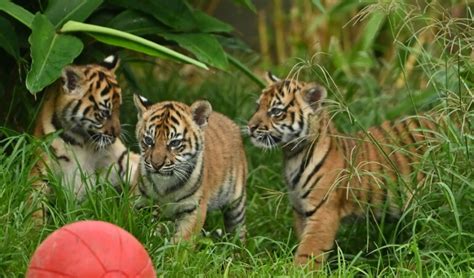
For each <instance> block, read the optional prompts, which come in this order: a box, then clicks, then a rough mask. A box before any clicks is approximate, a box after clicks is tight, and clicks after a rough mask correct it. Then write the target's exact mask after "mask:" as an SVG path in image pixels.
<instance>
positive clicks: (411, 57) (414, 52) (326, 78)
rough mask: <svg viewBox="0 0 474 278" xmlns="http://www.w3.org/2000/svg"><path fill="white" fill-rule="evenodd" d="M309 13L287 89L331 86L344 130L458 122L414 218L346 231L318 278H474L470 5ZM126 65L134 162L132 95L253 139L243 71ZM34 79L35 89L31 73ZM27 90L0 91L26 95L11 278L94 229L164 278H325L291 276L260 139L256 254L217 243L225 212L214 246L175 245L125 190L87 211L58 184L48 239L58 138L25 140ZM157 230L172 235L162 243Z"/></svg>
mask: <svg viewBox="0 0 474 278" xmlns="http://www.w3.org/2000/svg"><path fill="white" fill-rule="evenodd" d="M117 2H125V1H117ZM238 2H243V3H247V4H248V3H250V4H251V2H250V1H238ZM275 2H278V1H275ZM306 2H310V1H295V4H294V6H293V9H292V11H293V13H292V14H291V17H289V18H287V19H286V20H289V21H290V20H291V23H292V24H293V25H294V26H293V27H292V28H291V29H292V30H300V33H298V32H296V33H295V32H291V34H293V35H291V36H294V37H295V36H296V35H297V36H298V37H297V38H299V40H298V41H293V44H292V46H293V47H292V48H291V51H292V52H291V55H294V57H300V58H298V59H297V60H290V61H291V62H286V63H283V62H282V65H279V66H272V69H274V71H275V72H276V73H280V76H285V75H287V74H288V76H290V77H298V78H300V79H302V80H317V81H319V82H320V83H322V84H324V85H325V86H326V87H327V88H328V91H329V98H330V100H329V101H328V103H326V106H327V107H328V109H330V111H331V112H332V113H333V114H334V115H335V121H336V125H337V126H338V128H339V129H340V130H341V131H345V132H354V131H357V130H362V129H365V128H367V127H369V126H371V125H375V124H379V123H380V122H381V121H382V120H384V119H394V118H397V117H401V116H406V115H415V114H422V113H423V112H427V111H432V112H434V113H441V114H443V115H445V117H446V118H447V119H448V122H449V123H450V125H448V126H447V127H440V130H438V135H437V140H436V142H434V143H433V144H432V146H431V147H430V148H429V149H428V150H427V152H426V153H425V155H424V159H423V164H422V168H423V171H424V172H425V173H426V174H427V179H426V182H425V185H424V187H423V189H422V190H420V191H419V192H418V193H417V194H416V195H415V198H414V201H413V202H412V203H411V205H410V206H409V207H408V209H407V210H406V211H405V212H404V213H403V215H402V216H401V218H400V219H383V220H382V221H378V222H377V221H374V220H373V219H372V218H371V217H368V218H367V219H355V220H352V219H351V220H349V221H346V223H344V224H343V225H342V228H341V230H340V232H339V234H338V237H337V242H336V247H335V248H334V250H333V251H332V253H331V255H330V259H329V262H328V264H327V265H326V266H325V267H324V268H323V269H322V270H321V272H320V273H318V274H321V275H322V276H323V275H329V276H336V277H353V276H371V277H375V276H395V277H400V276H402V277H405V276H409V277H410V276H413V277H414V276H431V277H468V276H471V275H472V273H473V272H474V221H472V219H474V210H473V208H474V171H473V169H474V158H473V155H474V135H473V132H472V131H473V130H474V126H473V125H474V109H473V108H474V106H473V102H474V93H473V91H472V88H474V85H473V83H474V82H473V81H474V78H473V63H472V60H473V56H472V55H473V41H472V37H473V34H474V27H473V25H472V22H473V20H474V19H473V14H472V12H473V11H472V10H471V9H470V7H469V6H468V5H467V1H461V0H459V1H450V3H449V6H448V4H446V3H445V1H439V2H440V3H439V2H436V1H433V2H430V3H429V4H426V3H422V4H415V2H414V1H413V2H412V1H408V0H407V1H374V2H370V3H360V2H359V1H349V0H347V1H339V2H338V4H336V5H333V6H329V5H323V4H321V2H323V1H312V3H313V4H312V5H311V6H310V8H309V9H307V8H305V7H307V5H308V4H307V3H306ZM0 3H1V0H0ZM443 5H444V6H443ZM308 14H309V15H308ZM275 20H279V19H275ZM1 24H2V20H1V18H0V26H1ZM298 24H299V25H298ZM280 25H285V24H280ZM298 26H305V27H307V28H304V29H301V28H299V29H298V28H297V27H298ZM283 31H284V30H283ZM283 31H282V32H283ZM287 31H288V30H287ZM316 31H318V34H319V36H320V43H319V44H317V45H316V46H314V41H311V42H307V41H305V39H306V38H308V37H309V36H310V34H308V33H307V32H316ZM288 32H289V31H288ZM295 34H296V35H295ZM287 35H288V36H290V33H288V34H287ZM313 36H314V35H313ZM295 40H296V39H295ZM283 48H285V47H283ZM120 54H121V56H122V58H123V59H122V60H123V63H122V68H121V73H120V74H119V76H120V77H121V78H120V79H121V80H120V83H121V85H122V87H123V88H124V105H123V108H122V111H121V112H122V115H121V119H122V122H123V123H124V125H125V137H126V138H127V140H126V141H127V143H128V144H129V145H130V146H131V147H132V148H134V149H136V140H135V136H134V124H135V122H136V111H135V109H134V107H133V102H132V93H136V92H139V93H142V94H143V95H144V96H146V97H147V98H149V99H150V100H152V101H162V100H169V99H175V100H179V101H183V102H187V103H190V102H192V101H193V100H195V99H198V98H205V99H208V100H209V101H210V102H211V103H212V105H213V107H214V109H215V110H216V111H220V112H222V113H224V114H226V115H228V116H229V117H231V118H232V119H234V120H235V121H236V122H237V123H238V124H239V125H241V126H242V127H243V129H244V127H245V124H246V120H247V119H248V118H249V117H250V115H251V113H252V112H253V111H254V109H255V100H256V98H257V96H258V94H259V92H260V87H259V86H258V85H257V83H255V82H253V81H251V80H250V79H247V78H246V77H244V76H243V74H242V73H241V72H232V73H231V72H220V71H219V72H215V73H209V72H205V71H201V70H197V69H195V68H193V69H191V71H189V68H188V66H186V68H182V67H181V66H179V65H177V64H170V63H165V62H161V61H159V62H156V60H152V59H149V58H146V57H143V56H137V55H133V54H131V53H130V52H121V53H120ZM233 55H235V56H237V57H239V58H240V60H241V61H244V62H247V63H248V64H250V63H254V62H250V61H254V60H255V59H254V58H255V55H248V54H245V55H244V54H239V53H235V54H234V53H233ZM307 57H310V58H307ZM84 60H87V59H84ZM254 68H255V69H256V70H262V69H264V68H263V66H262V65H261V64H254ZM2 72H5V71H2ZM20 72H21V71H20ZM21 74H23V75H22V76H25V74H24V72H21ZM151 77H154V78H151ZM22 80H24V79H22ZM2 82H3V81H2ZM7 85H8V86H7ZM23 88H25V87H24V85H23V87H21V86H20V85H18V86H13V87H11V86H10V85H9V84H6V83H0V92H6V91H7V90H12V92H14V93H13V94H12V97H11V98H9V99H8V101H7V104H2V105H1V106H0V107H2V108H3V107H5V108H6V109H5V110H4V111H2V112H0V115H2V116H3V115H4V117H5V118H2V119H1V120H2V127H1V129H0V131H1V133H2V134H3V138H2V135H0V140H1V143H0V227H1V228H0V276H1V277H10V276H12V277H15V276H21V273H24V272H25V270H26V268H27V265H28V261H29V258H30V256H31V254H32V253H33V252H34V250H35V248H36V247H37V246H38V245H39V243H40V242H41V241H42V240H43V239H44V238H45V237H46V236H47V235H48V234H50V233H51V232H52V231H53V230H55V229H57V228H58V227H60V226H62V225H64V224H66V223H70V222H73V221H77V220H82V219H99V220H104V221H108V222H111V223H115V224H117V225H119V226H121V227H123V228H125V229H126V230H128V231H130V232H131V233H132V234H134V235H135V236H136V237H137V238H138V239H139V240H140V241H141V242H142V243H143V244H144V245H145V247H146V248H147V250H148V251H149V253H150V256H151V257H152V259H153V262H154V264H155V267H156V268H157V273H158V274H159V275H160V276H161V275H164V276H165V277H186V276H190V277H195V276H204V277H222V276H225V277H247V276H250V277H269V276H288V277H303V276H312V275H314V273H311V272H309V271H308V270H305V269H302V268H300V267H295V266H293V264H292V260H293V253H294V251H295V247H296V246H297V240H296V237H295V235H294V232H293V229H292V220H291V218H292V217H291V208H290V205H289V203H288V198H287V196H286V189H285V184H284V181H283V178H282V175H281V170H282V165H281V153H280V152H279V151H271V152H264V151H262V150H261V149H257V148H255V147H253V146H251V144H250V142H249V140H247V139H246V140H245V141H246V150H247V155H248V159H249V170H250V175H249V180H248V209H247V227H248V232H249V238H248V242H247V243H246V244H245V245H242V244H240V243H239V242H238V241H236V240H235V239H232V238H230V239H222V238H218V237H215V236H213V235H212V231H214V230H215V229H217V228H222V221H221V215H220V214H219V213H212V214H211V215H210V217H209V221H208V223H207V225H206V229H207V230H208V231H210V232H211V235H210V236H206V237H201V238H199V239H198V240H197V242H196V245H195V246H189V245H185V244H183V245H180V246H172V245H169V244H168V243H167V240H166V238H167V237H168V236H169V235H168V232H167V229H166V228H167V227H169V226H166V225H164V224H166V223H163V222H161V221H157V220H155V219H154V218H153V214H152V212H151V211H150V210H146V209H144V210H140V211H135V210H134V209H133V208H132V203H133V200H130V199H129V197H127V196H128V195H127V186H126V185H124V188H123V189H124V191H123V192H122V193H117V192H116V191H115V190H114V189H113V188H112V187H111V185H109V184H107V182H103V181H99V182H100V184H101V186H100V187H98V188H97V190H94V191H92V192H90V193H89V194H88V195H87V198H86V200H85V201H84V202H82V203H78V202H76V201H75V200H74V199H73V198H72V196H70V194H69V193H68V192H64V190H62V188H61V186H60V184H59V182H58V181H55V178H54V177H51V178H52V182H51V183H52V185H53V187H54V189H55V193H56V197H55V198H52V199H51V203H50V211H51V216H50V221H49V223H48V224H47V225H46V226H45V227H44V228H43V229H41V230H35V229H34V226H33V223H32V220H31V218H30V215H29V214H30V209H29V207H28V206H27V204H26V202H25V200H26V198H27V196H28V194H29V193H30V192H31V188H30V178H29V177H28V173H29V171H30V169H31V167H32V165H33V164H34V163H35V160H36V159H37V156H36V155H35V150H36V149H37V148H46V147H47V145H48V141H49V140H50V139H51V138H46V139H45V140H38V139H35V138H32V137H31V136H29V135H26V134H25V133H23V131H30V130H31V127H32V122H33V115H34V114H35V111H36V110H37V108H38V105H39V104H38V103H39V101H37V102H33V100H32V97H31V96H27V94H25V93H24V89H23ZM22 90H23V91H22ZM39 95H40V94H39ZM20 104H21V105H22V106H20ZM19 107H21V109H24V110H21V111H20V113H21V114H16V113H14V112H13V111H16V110H17V109H19ZM23 112H24V113H23ZM454 123H458V125H457V124H454ZM459 123H460V124H459ZM53 136H54V135H53ZM158 227H161V228H160V230H161V233H162V235H157V234H156V233H155V231H156V229H157V228H158Z"/></svg>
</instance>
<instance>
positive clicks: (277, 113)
mask: <svg viewBox="0 0 474 278" xmlns="http://www.w3.org/2000/svg"><path fill="white" fill-rule="evenodd" d="M283 112H285V111H284V110H283V109H281V108H277V107H273V108H272V109H271V110H270V114H271V115H272V116H274V117H279V116H281V115H282V114H283Z"/></svg>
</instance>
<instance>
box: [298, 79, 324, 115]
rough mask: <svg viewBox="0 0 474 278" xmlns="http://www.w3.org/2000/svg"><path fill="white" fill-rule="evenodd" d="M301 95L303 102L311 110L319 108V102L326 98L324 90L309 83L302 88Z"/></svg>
mask: <svg viewBox="0 0 474 278" xmlns="http://www.w3.org/2000/svg"><path fill="white" fill-rule="evenodd" d="M301 95H302V96H303V100H304V101H305V102H306V103H307V104H309V105H310V106H311V108H313V110H316V109H318V108H319V107H320V106H321V100H324V99H325V98H326V95H327V93H326V89H325V88H324V87H323V86H321V85H318V84H315V83H309V84H307V85H306V86H304V88H303V90H302V92H301Z"/></svg>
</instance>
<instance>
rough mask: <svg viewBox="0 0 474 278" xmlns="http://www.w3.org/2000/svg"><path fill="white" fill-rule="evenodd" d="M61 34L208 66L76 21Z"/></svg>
mask: <svg viewBox="0 0 474 278" xmlns="http://www.w3.org/2000/svg"><path fill="white" fill-rule="evenodd" d="M61 32H86V33H88V34H90V35H93V36H96V37H97V38H100V39H101V41H103V42H105V43H110V44H112V45H116V46H120V47H123V48H127V49H132V50H136V51H140V52H143V53H146V54H149V55H154V56H160V57H163V56H166V57H169V58H171V59H174V60H176V61H180V62H184V63H190V64H193V65H196V66H198V67H201V68H204V69H207V66H206V65H205V64H203V63H201V62H199V61H197V60H195V59H193V58H190V57H188V56H185V55H183V54H181V53H179V52H176V51H174V50H171V49H169V48H167V47H164V46H162V45H159V44H157V43H155V42H152V41H149V40H147V39H144V38H142V37H139V36H136V35H133V34H130V33H127V32H123V31H120V30H116V29H112V28H107V27H102V26H97V25H93V24H87V23H81V22H76V21H68V22H66V24H64V26H63V27H62V28H61ZM151 50H152V51H151Z"/></svg>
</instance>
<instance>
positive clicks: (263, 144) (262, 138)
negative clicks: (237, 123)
mask: <svg viewBox="0 0 474 278" xmlns="http://www.w3.org/2000/svg"><path fill="white" fill-rule="evenodd" d="M250 140H251V141H252V143H253V144H254V145H255V146H257V147H260V148H265V149H271V148H274V147H276V146H277V145H278V144H279V143H280V142H281V137H279V136H275V135H272V134H270V133H269V132H265V133H251V134H250Z"/></svg>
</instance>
